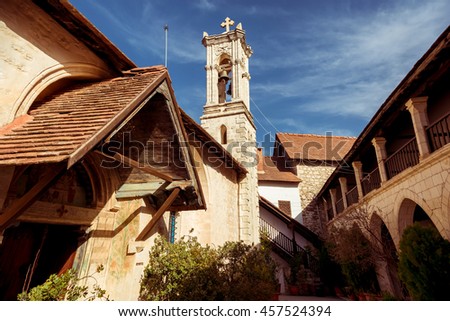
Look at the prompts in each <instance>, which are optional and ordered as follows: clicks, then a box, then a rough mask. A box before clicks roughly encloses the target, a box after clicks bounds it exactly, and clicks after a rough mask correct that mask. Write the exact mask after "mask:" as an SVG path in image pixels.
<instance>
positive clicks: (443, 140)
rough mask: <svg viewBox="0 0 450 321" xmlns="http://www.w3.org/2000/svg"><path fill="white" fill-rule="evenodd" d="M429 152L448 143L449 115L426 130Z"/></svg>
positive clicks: (449, 137) (449, 134)
mask: <svg viewBox="0 0 450 321" xmlns="http://www.w3.org/2000/svg"><path fill="white" fill-rule="evenodd" d="M427 134H428V140H429V142H430V149H431V152H434V151H435V150H438V149H439V148H441V147H443V146H444V145H446V144H448V143H450V113H449V114H447V115H445V116H444V117H442V118H441V119H439V120H438V121H436V122H434V123H433V124H431V125H430V126H428V128H427Z"/></svg>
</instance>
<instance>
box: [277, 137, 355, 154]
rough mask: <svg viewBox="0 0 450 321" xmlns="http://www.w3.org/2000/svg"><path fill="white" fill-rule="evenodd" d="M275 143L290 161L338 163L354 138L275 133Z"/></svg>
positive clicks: (351, 144)
mask: <svg viewBox="0 0 450 321" xmlns="http://www.w3.org/2000/svg"><path fill="white" fill-rule="evenodd" d="M276 139H277V141H278V142H279V143H280V144H281V145H282V146H283V148H284V150H285V151H286V154H287V156H288V157H289V158H291V159H303V160H321V161H340V160H342V159H343V158H344V156H345V155H346V154H347V153H348V151H349V150H350V149H351V147H352V146H353V143H354V142H355V140H356V138H355V137H346V136H323V135H312V134H291V133H277V134H276Z"/></svg>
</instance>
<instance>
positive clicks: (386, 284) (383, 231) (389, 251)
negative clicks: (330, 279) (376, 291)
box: [369, 213, 403, 298]
mask: <svg viewBox="0 0 450 321" xmlns="http://www.w3.org/2000/svg"><path fill="white" fill-rule="evenodd" d="M369 224H370V230H371V231H372V239H375V242H376V243H377V246H378V249H379V251H380V252H379V253H380V255H379V257H380V259H379V260H377V262H376V269H377V277H378V283H379V285H380V288H381V289H382V290H383V291H387V292H390V293H392V294H394V295H395V296H396V297H398V298H400V297H402V295H403V294H402V287H401V283H400V280H399V278H398V274H397V270H398V262H397V261H398V259H397V247H396V245H395V243H394V239H393V237H392V232H391V231H390V230H389V228H388V226H387V225H386V224H385V222H384V221H383V219H382V218H381V217H380V216H379V215H378V214H377V213H373V214H372V216H371V218H370V223H369ZM372 241H373V240H372Z"/></svg>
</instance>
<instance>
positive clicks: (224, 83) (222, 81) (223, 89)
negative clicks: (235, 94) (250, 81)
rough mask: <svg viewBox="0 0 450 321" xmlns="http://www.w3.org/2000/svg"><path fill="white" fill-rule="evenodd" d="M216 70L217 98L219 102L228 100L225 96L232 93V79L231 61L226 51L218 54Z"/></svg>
mask: <svg viewBox="0 0 450 321" xmlns="http://www.w3.org/2000/svg"><path fill="white" fill-rule="evenodd" d="M217 71H218V82H217V87H218V93H219V97H218V99H219V103H224V102H226V101H227V100H228V99H227V96H231V95H232V81H233V80H232V79H233V71H232V61H231V58H230V56H229V55H228V54H227V53H223V54H222V55H220V57H219V63H218V68H217ZM230 80H231V81H230Z"/></svg>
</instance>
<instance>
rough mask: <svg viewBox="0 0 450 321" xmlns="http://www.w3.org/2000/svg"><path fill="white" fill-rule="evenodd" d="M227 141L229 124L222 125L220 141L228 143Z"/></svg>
mask: <svg viewBox="0 0 450 321" xmlns="http://www.w3.org/2000/svg"><path fill="white" fill-rule="evenodd" d="M227 141H228V139H227V126H225V125H222V126H220V143H221V144H227Z"/></svg>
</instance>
